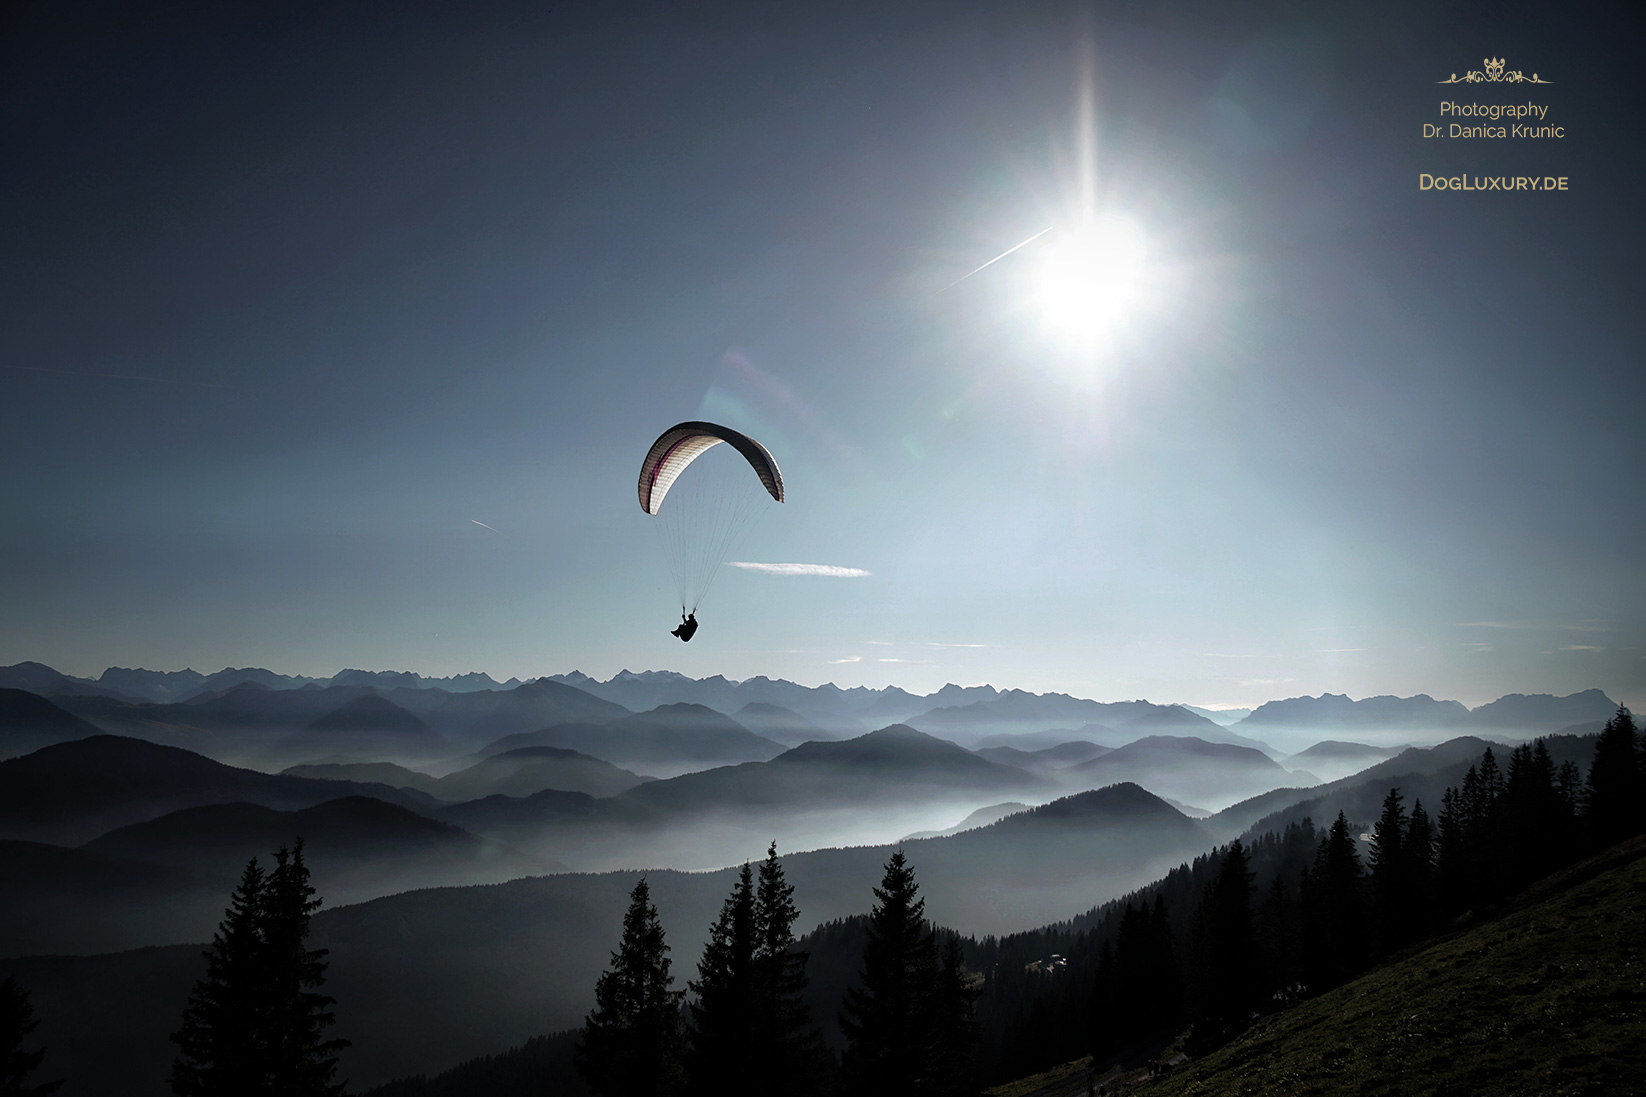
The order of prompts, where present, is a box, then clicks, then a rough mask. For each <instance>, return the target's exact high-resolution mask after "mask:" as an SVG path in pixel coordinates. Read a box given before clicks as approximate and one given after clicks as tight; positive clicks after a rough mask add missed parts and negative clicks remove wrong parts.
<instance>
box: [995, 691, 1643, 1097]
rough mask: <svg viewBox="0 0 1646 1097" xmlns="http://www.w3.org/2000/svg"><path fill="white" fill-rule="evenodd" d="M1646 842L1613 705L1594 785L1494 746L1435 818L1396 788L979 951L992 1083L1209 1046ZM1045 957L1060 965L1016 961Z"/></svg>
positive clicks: (1597, 751)
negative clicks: (1089, 916) (1055, 927)
mask: <svg viewBox="0 0 1646 1097" xmlns="http://www.w3.org/2000/svg"><path fill="white" fill-rule="evenodd" d="M1643 830H1646V754H1643V752H1642V743H1641V740H1640V737H1639V735H1638V734H1637V731H1636V728H1635V724H1634V720H1633V717H1632V715H1631V714H1630V713H1629V711H1628V710H1627V709H1619V710H1618V712H1617V713H1616V715H1614V716H1613V717H1612V719H1611V720H1609V721H1608V722H1607V723H1606V725H1605V727H1604V729H1603V730H1602V732H1601V734H1600V735H1599V737H1598V738H1597V739H1596V740H1595V744H1594V751H1593V756H1592V758H1591V761H1590V764H1589V766H1588V771H1587V774H1584V773H1583V772H1582V771H1581V770H1580V769H1579V767H1578V766H1577V765H1576V764H1575V763H1573V762H1570V761H1568V762H1565V763H1563V764H1559V765H1557V764H1556V763H1555V762H1554V760H1553V757H1552V756H1551V754H1550V751H1549V750H1548V747H1547V745H1546V743H1545V742H1544V740H1543V739H1541V738H1540V739H1537V740H1534V741H1533V742H1531V743H1526V744H1522V745H1520V746H1516V747H1514V748H1512V749H1511V750H1510V751H1509V752H1508V758H1507V764H1506V765H1504V764H1502V763H1500V762H1499V760H1498V756H1497V752H1496V751H1494V750H1493V749H1492V748H1490V747H1487V748H1486V749H1485V750H1484V751H1483V752H1482V754H1481V756H1480V757H1479V758H1478V760H1476V761H1475V762H1474V763H1473V764H1472V765H1470V767H1469V769H1468V770H1467V772H1466V773H1465V774H1464V776H1463V778H1462V781H1461V782H1460V783H1459V784H1458V785H1456V786H1454V787H1449V788H1447V789H1446V791H1445V793H1444V795H1443V796H1442V798H1441V802H1440V804H1439V805H1438V811H1437V812H1436V813H1435V814H1434V815H1431V814H1430V810H1429V808H1428V807H1426V806H1425V805H1424V804H1423V803H1422V802H1421V800H1415V801H1413V802H1412V803H1411V805H1410V807H1409V808H1408V805H1407V803H1406V800H1405V797H1404V796H1403V795H1402V793H1401V791H1400V789H1399V788H1390V790H1389V792H1388V794H1387V795H1386V796H1385V797H1384V799H1383V803H1382V808H1381V812H1380V814H1379V816H1378V818H1377V819H1376V821H1375V822H1372V823H1370V824H1368V825H1364V826H1363V825H1360V824H1353V823H1351V822H1350V820H1348V818H1347V817H1346V816H1345V815H1344V813H1342V812H1339V813H1338V816H1337V818H1336V819H1335V820H1334V821H1333V822H1332V823H1331V824H1330V825H1329V826H1327V827H1326V828H1325V829H1324V830H1319V829H1317V828H1316V827H1315V826H1314V824H1313V823H1312V821H1310V820H1307V819H1305V820H1303V821H1301V822H1298V823H1292V824H1289V825H1288V826H1287V827H1286V828H1285V829H1284V830H1283V831H1280V832H1269V833H1267V834H1264V835H1262V836H1261V837H1258V838H1256V839H1254V840H1252V841H1251V842H1250V843H1247V842H1242V841H1239V840H1236V841H1234V842H1231V843H1229V844H1228V845H1227V846H1224V847H1221V848H1218V849H1215V850H1213V851H1211V852H1210V853H1208V854H1206V855H1204V856H1202V857H1199V858H1197V859H1196V860H1195V862H1194V863H1193V864H1192V865H1186V866H1183V867H1182V868H1180V869H1177V870H1174V871H1173V872H1172V873H1169V874H1168V875H1167V877H1166V878H1164V879H1163V880H1162V881H1160V883H1159V884H1157V885H1155V886H1153V887H1151V888H1149V889H1145V891H1144V892H1141V893H1136V894H1134V895H1132V896H1129V897H1127V898H1126V899H1124V900H1122V901H1121V902H1119V903H1117V904H1114V906H1112V907H1111V908H1110V909H1109V910H1108V911H1107V912H1105V914H1104V916H1103V917H1102V918H1101V919H1100V920H1098V921H1097V923H1096V924H1094V925H1092V926H1090V927H1089V928H1087V929H1085V930H1082V931H1079V932H1077V933H1069V934H1064V935H1062V936H1058V935H1056V934H1045V933H1042V934H1030V935H1025V939H1024V940H1022V941H1017V942H1013V943H1012V945H1013V947H1009V948H1008V947H1005V946H1006V943H1005V942H996V941H993V940H990V941H986V942H983V943H982V945H980V946H979V947H978V948H977V950H976V955H975V962H976V964H977V965H978V966H979V967H980V968H981V969H982V970H984V971H986V972H987V973H988V974H989V976H990V978H989V982H988V986H987V990H986V992H985V994H984V996H983V998H982V1000H981V1001H980V1003H979V1012H980V1016H981V1018H982V1023H983V1026H984V1041H983V1049H982V1055H981V1068H982V1071H983V1075H984V1077H985V1079H986V1080H990V1081H995V1080H1002V1079H1007V1078H1014V1077H1021V1076H1023V1075H1025V1074H1030V1073H1033V1072H1035V1071H1037V1070H1040V1069H1044V1068H1046V1067H1048V1066H1052V1065H1055V1064H1057V1063H1062V1062H1067V1061H1069V1060H1071V1059H1075V1058H1078V1057H1080V1056H1082V1055H1085V1054H1091V1055H1093V1056H1094V1057H1095V1061H1096V1063H1097V1064H1099V1065H1102V1064H1106V1063H1111V1062H1116V1061H1121V1060H1136V1059H1138V1058H1140V1057H1143V1056H1146V1055H1150V1054H1153V1053H1154V1052H1156V1051H1158V1049H1159V1048H1161V1047H1162V1046H1164V1045H1165V1044H1166V1043H1167V1042H1168V1041H1169V1040H1171V1039H1172V1038H1174V1037H1176V1036H1177V1035H1179V1034H1181V1033H1182V1032H1184V1031H1185V1029H1189V1030H1190V1032H1191V1044H1192V1045H1193V1048H1194V1049H1198V1050H1207V1049H1209V1048H1211V1047H1215V1046H1217V1045H1219V1044H1221V1043H1223V1042H1224V1041H1226V1040H1228V1039H1229V1038H1231V1037H1232V1036H1234V1035H1235V1034H1237V1033H1238V1032H1240V1031H1241V1030H1243V1029H1244V1028H1245V1027H1247V1025H1248V1024H1249V1023H1250V1022H1251V1020H1252V1019H1253V1018H1254V1017H1255V1016H1257V1015H1259V1014H1261V1013H1265V1012H1271V1011H1274V1010H1278V1009H1283V1008H1285V1007H1286V1006H1287V1005H1288V1004H1290V1003H1291V1002H1292V1001H1294V1000H1296V999H1298V998H1300V997H1304V996H1313V995H1316V994H1320V993H1323V992H1325V991H1327V990H1330V989H1331V988H1333V987H1335V986H1338V985H1340V984H1341V983H1343V982H1345V981H1347V980H1349V979H1351V978H1354V977H1355V976H1356V975H1358V974H1360V973H1362V972H1364V971H1365V970H1367V969H1368V968H1370V967H1371V966H1372V965H1373V964H1375V963H1378V962H1380V961H1382V960H1384V959H1386V958H1389V957H1391V956H1393V955H1396V954H1398V953H1401V952H1402V951H1404V950H1407V949H1411V948H1414V947H1417V946H1419V945H1421V944H1422V943H1423V942H1424V941H1426V940H1428V939H1430V938H1431V937H1433V936H1434V935H1435V934H1437V933H1439V932H1443V931H1444V930H1445V929H1446V928H1447V927H1449V926H1451V925H1453V924H1456V922H1457V921H1458V919H1459V918H1461V917H1465V916H1468V915H1469V914H1471V913H1475V912H1481V911H1485V910H1489V909H1491V908H1492V907H1493V906H1494V905H1495V904H1498V903H1501V902H1502V901H1503V900H1504V899H1506V898H1507V897H1509V896H1511V895H1512V894H1514V893H1515V892H1517V891H1518V890H1519V889H1521V888H1523V887H1524V886H1526V885H1527V884H1529V883H1531V882H1532V881H1534V880H1537V879H1539V878H1541V877H1543V876H1545V875H1547V874H1549V873H1550V872H1553V871H1556V870H1557V869H1560V868H1562V867H1564V866H1566V865H1569V864H1572V863H1574V862H1576V861H1578V860H1581V859H1582V858H1584V857H1587V856H1589V855H1591V854H1593V853H1595V852H1597V851H1599V850H1601V849H1604V848H1607V847H1609V846H1611V845H1613V844H1615V843H1617V842H1620V841H1623V840H1625V839H1627V838H1630V837H1632V836H1634V835H1636V834H1639V833H1641V832H1642V831H1643ZM1363 831H1366V832H1367V833H1366V834H1365V836H1364V839H1363V837H1362V832H1363ZM1051 948H1059V949H1060V950H1061V951H1062V955H1061V956H1060V960H1061V961H1062V963H1060V964H1059V965H1056V966H1053V967H1047V966H1045V965H1041V966H1040V967H1038V968H1037V967H1036V965H1034V964H1025V963H1023V962H1022V958H1023V957H1024V956H1026V955H1034V954H1036V953H1038V954H1039V955H1045V954H1046V952H1047V951H1049V950H1050V949H1051Z"/></svg>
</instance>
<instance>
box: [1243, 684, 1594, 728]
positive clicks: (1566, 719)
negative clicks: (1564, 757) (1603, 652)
mask: <svg viewBox="0 0 1646 1097" xmlns="http://www.w3.org/2000/svg"><path fill="white" fill-rule="evenodd" d="M1617 708H1618V705H1617V702H1616V701H1613V700H1612V699H1611V698H1609V697H1607V696H1606V694H1605V693H1603V692H1601V691H1600V690H1598V689H1590V690H1584V691H1583V692H1582V693H1574V694H1571V695H1569V696H1566V697H1553V696H1550V695H1549V694H1547V693H1540V694H1533V695H1530V696H1528V695H1526V694H1522V693H1511V694H1509V695H1508V696H1506V697H1500V698H1498V699H1497V700H1496V701H1493V702H1491V703H1490V704H1485V705H1481V706H1480V707H1479V708H1476V709H1472V710H1471V709H1468V708H1465V707H1464V706H1463V705H1461V704H1459V703H1458V702H1456V701H1437V700H1435V699H1434V698H1432V697H1430V696H1428V695H1427V694H1422V693H1420V694H1418V695H1417V696H1415V697H1366V698H1362V699H1361V700H1359V701H1353V700H1350V699H1349V697H1348V696H1346V695H1344V694H1341V693H1323V694H1321V695H1320V696H1319V697H1290V698H1287V699H1286V700H1284V701H1270V702H1268V703H1267V704H1265V705H1261V706H1259V707H1258V708H1257V709H1256V710H1254V711H1253V712H1252V714H1251V715H1250V716H1248V717H1246V719H1244V720H1242V721H1240V722H1239V723H1238V724H1235V725H1234V726H1235V727H1236V728H1238V729H1240V730H1241V731H1246V732H1253V733H1261V732H1262V731H1264V730H1267V729H1271V728H1288V729H1290V728H1307V729H1320V728H1376V729H1378V730H1386V731H1405V730H1409V731H1436V730H1458V729H1464V728H1467V729H1474V730H1481V731H1520V732H1525V733H1529V734H1535V733H1539V732H1551V731H1559V730H1561V729H1562V728H1566V727H1570V726H1572V725H1574V724H1584V723H1590V722H1594V721H1600V722H1604V721H1606V720H1607V719H1609V718H1610V717H1611V716H1612V715H1613V714H1614V713H1615V712H1617Z"/></svg>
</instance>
